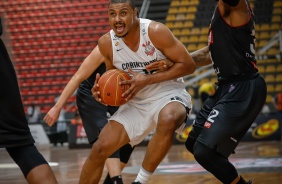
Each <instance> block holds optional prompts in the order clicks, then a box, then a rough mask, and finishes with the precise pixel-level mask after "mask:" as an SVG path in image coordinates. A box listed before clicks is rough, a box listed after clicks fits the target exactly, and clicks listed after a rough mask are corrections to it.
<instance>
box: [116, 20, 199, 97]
mask: <svg viewBox="0 0 282 184" xmlns="http://www.w3.org/2000/svg"><path fill="white" fill-rule="evenodd" d="M159 35H162V37H160V36H159ZM149 37H150V39H151V41H152V42H153V44H154V45H155V46H156V47H157V49H159V50H160V51H162V53H163V54H164V55H165V56H166V57H167V58H168V59H169V60H171V61H172V62H173V63H174V65H173V66H172V67H170V68H169V69H168V70H166V71H163V72H158V73H154V74H151V75H143V74H137V73H135V72H133V71H130V70H129V72H130V73H131V74H132V75H133V78H132V80H128V81H123V82H121V84H122V85H123V84H129V85H130V88H129V89H128V90H127V91H126V92H125V93H124V94H123V97H125V98H126V99H128V100H129V99H131V98H132V97H133V96H134V95H135V94H136V93H137V92H138V91H139V90H141V89H142V88H143V87H145V86H146V85H150V84H154V83H158V82H163V81H167V80H173V79H176V78H179V77H183V76H185V75H189V74H192V73H193V72H194V71H195V69H196V65H195V62H194V61H193V59H192V57H191V56H190V55H189V53H188V51H187V50H186V48H185V46H184V45H183V44H182V43H181V42H180V41H179V40H178V39H176V38H175V37H174V35H173V34H172V33H171V31H170V30H169V29H168V28H167V27H166V26H165V25H163V24H161V23H157V22H152V23H150V25H149ZM163 38H166V39H163Z"/></svg>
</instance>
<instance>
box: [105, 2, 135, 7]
mask: <svg viewBox="0 0 282 184" xmlns="http://www.w3.org/2000/svg"><path fill="white" fill-rule="evenodd" d="M116 3H129V4H130V5H131V7H132V9H135V2H134V0H110V3H109V5H110V4H116Z"/></svg>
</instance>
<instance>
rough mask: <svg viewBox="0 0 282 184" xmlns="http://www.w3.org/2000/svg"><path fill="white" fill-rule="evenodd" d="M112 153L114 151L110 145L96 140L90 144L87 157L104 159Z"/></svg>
mask: <svg viewBox="0 0 282 184" xmlns="http://www.w3.org/2000/svg"><path fill="white" fill-rule="evenodd" d="M113 153H114V151H112V149H111V146H110V145H109V144H108V143H107V142H102V141H99V140H97V141H96V142H95V143H94V144H93V146H92V149H91V152H90V155H89V159H91V160H94V159H100V160H106V159H107V158H108V157H109V156H110V155H111V154H113Z"/></svg>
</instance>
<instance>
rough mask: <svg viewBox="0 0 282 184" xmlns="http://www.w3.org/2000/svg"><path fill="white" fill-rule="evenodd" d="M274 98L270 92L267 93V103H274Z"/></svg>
mask: <svg viewBox="0 0 282 184" xmlns="http://www.w3.org/2000/svg"><path fill="white" fill-rule="evenodd" d="M272 99H273V97H272V96H271V95H270V94H268V95H266V101H265V102H266V103H272Z"/></svg>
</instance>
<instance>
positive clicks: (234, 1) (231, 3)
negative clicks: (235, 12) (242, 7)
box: [222, 0, 240, 7]
mask: <svg viewBox="0 0 282 184" xmlns="http://www.w3.org/2000/svg"><path fill="white" fill-rule="evenodd" d="M222 1H223V2H224V3H226V4H228V5H229V6H233V7H235V6H237V5H238V4H239V2H240V0H222Z"/></svg>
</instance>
